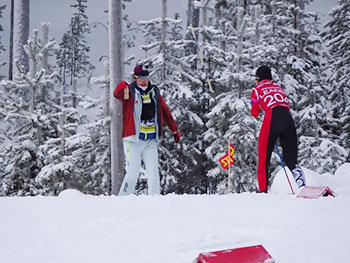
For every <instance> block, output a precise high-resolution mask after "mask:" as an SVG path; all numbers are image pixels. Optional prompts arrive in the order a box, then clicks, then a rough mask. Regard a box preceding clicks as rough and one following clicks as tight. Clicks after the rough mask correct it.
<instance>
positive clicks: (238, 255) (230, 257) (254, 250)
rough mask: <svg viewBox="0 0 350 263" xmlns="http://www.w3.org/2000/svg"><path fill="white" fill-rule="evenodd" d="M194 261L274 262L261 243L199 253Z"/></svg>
mask: <svg viewBox="0 0 350 263" xmlns="http://www.w3.org/2000/svg"><path fill="white" fill-rule="evenodd" d="M194 263H275V260H274V259H273V258H272V257H271V255H270V254H269V253H268V252H267V251H266V249H265V248H264V247H263V246H262V245H257V246H251V247H241V248H235V249H227V250H221V251H215V252H209V253H201V254H199V256H198V258H196V260H195V261H194Z"/></svg>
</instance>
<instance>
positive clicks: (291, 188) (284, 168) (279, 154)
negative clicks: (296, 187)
mask: <svg viewBox="0 0 350 263" xmlns="http://www.w3.org/2000/svg"><path fill="white" fill-rule="evenodd" d="M275 148H276V152H277V154H278V156H279V157H280V160H281V165H282V167H283V170H284V172H285V173H286V176H287V180H288V183H289V187H290V190H292V194H293V195H294V191H293V187H292V185H291V183H290V181H289V177H288V174H287V170H286V166H285V164H284V162H283V159H282V156H281V153H280V151H279V150H278V147H277V144H275Z"/></svg>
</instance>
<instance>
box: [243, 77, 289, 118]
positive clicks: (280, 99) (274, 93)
mask: <svg viewBox="0 0 350 263" xmlns="http://www.w3.org/2000/svg"><path fill="white" fill-rule="evenodd" d="M250 100H251V103H252V109H251V114H252V116H253V117H255V118H256V117H258V115H259V112H260V107H261V108H262V109H263V111H264V112H267V111H270V110H272V109H273V108H275V107H286V108H288V109H289V108H290V107H289V102H288V98H287V96H286V94H285V93H284V91H283V89H282V87H281V86H279V85H277V84H275V83H274V82H273V81H272V80H267V79H266V80H262V81H260V82H259V83H258V85H256V86H255V87H254V88H253V91H252V96H251V97H250Z"/></svg>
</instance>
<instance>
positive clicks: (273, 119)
mask: <svg viewBox="0 0 350 263" xmlns="http://www.w3.org/2000/svg"><path fill="white" fill-rule="evenodd" d="M255 76H256V78H255V81H256V86H255V87H254V88H253V90H252V95H251V98H250V99H251V104H252V108H251V115H252V116H253V117H254V118H257V117H258V115H259V113H260V108H261V109H262V110H263V111H264V112H265V117H264V120H263V123H262V126H261V130H260V135H259V145H258V154H259V162H258V172H257V174H258V183H259V191H260V192H265V193H266V192H267V187H268V184H269V172H268V169H269V165H270V159H271V154H272V151H273V149H274V146H275V143H276V141H277V139H278V138H279V140H280V143H281V147H282V150H283V160H284V162H285V164H286V166H287V167H288V168H289V170H290V171H292V174H293V177H294V179H295V182H296V183H297V185H298V187H299V188H300V187H303V186H305V175H304V172H303V170H302V169H301V167H300V166H299V165H298V161H297V159H298V145H297V135H296V129H295V125H294V121H293V118H292V116H291V114H290V112H289V110H290V107H289V102H288V98H287V96H286V95H285V93H284V91H283V89H282V87H281V86H279V85H277V84H276V83H274V82H273V81H272V74H271V69H270V68H269V67H267V66H261V67H259V68H258V69H257V71H256V74H255Z"/></svg>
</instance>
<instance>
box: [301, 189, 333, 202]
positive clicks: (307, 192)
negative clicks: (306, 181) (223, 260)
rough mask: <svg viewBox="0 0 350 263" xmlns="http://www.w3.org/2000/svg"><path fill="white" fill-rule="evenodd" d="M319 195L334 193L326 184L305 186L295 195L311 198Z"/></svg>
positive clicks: (331, 194)
mask: <svg viewBox="0 0 350 263" xmlns="http://www.w3.org/2000/svg"><path fill="white" fill-rule="evenodd" d="M321 196H333V197H335V193H334V192H333V191H332V190H331V189H330V188H329V187H327V186H305V187H304V188H303V189H301V191H300V193H299V194H298V195H297V197H302V198H311V199H315V198H319V197H321Z"/></svg>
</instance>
